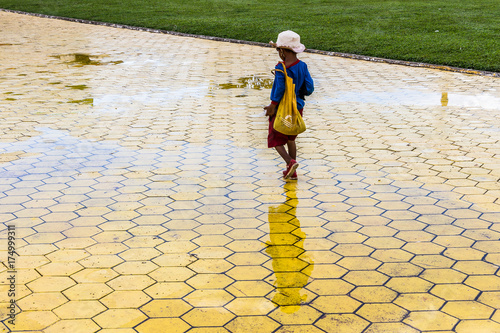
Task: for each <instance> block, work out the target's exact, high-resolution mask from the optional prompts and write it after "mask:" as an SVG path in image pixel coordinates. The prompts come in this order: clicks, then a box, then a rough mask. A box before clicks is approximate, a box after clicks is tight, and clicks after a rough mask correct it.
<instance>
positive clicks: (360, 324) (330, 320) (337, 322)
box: [315, 314, 370, 333]
mask: <svg viewBox="0 0 500 333" xmlns="http://www.w3.org/2000/svg"><path fill="white" fill-rule="evenodd" d="M369 324H370V323H369V322H367V321H366V320H364V319H363V318H361V317H359V316H357V315H355V314H327V315H324V316H323V317H322V318H321V319H320V320H318V322H317V323H316V324H315V325H316V326H318V327H319V328H321V329H323V330H324V331H326V332H339V333H357V332H363V331H364V329H365V328H366V327H368V325H369Z"/></svg>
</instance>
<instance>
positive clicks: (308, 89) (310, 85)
mask: <svg viewBox="0 0 500 333" xmlns="http://www.w3.org/2000/svg"><path fill="white" fill-rule="evenodd" d="M304 87H305V88H304ZM301 88H304V95H306V96H309V95H311V94H312V93H313V91H314V81H313V79H312V77H311V74H310V73H309V69H308V68H307V67H306V76H305V80H304V85H303V86H302V87H301Z"/></svg>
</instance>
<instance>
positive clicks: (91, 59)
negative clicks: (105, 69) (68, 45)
mask: <svg viewBox="0 0 500 333" xmlns="http://www.w3.org/2000/svg"><path fill="white" fill-rule="evenodd" d="M53 57H54V58H58V59H60V60H61V61H62V62H64V63H67V64H71V65H73V66H75V67H83V66H89V65H90V66H102V65H110V64H112V65H117V64H121V63H123V61H121V60H118V61H101V60H98V59H99V58H103V57H105V56H104V55H91V54H85V53H72V54H59V55H55V56H53Z"/></svg>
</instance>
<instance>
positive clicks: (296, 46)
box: [269, 30, 306, 53]
mask: <svg viewBox="0 0 500 333" xmlns="http://www.w3.org/2000/svg"><path fill="white" fill-rule="evenodd" d="M269 44H271V45H272V46H274V47H277V48H280V49H288V50H292V51H293V52H295V53H300V52H304V50H305V49H306V47H305V46H304V45H303V44H301V43H300V36H299V34H297V33H295V32H293V31H291V30H287V31H283V32H280V34H279V35H278V40H277V41H276V43H274V42H273V41H270V42H269Z"/></svg>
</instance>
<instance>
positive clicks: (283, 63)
mask: <svg viewBox="0 0 500 333" xmlns="http://www.w3.org/2000/svg"><path fill="white" fill-rule="evenodd" d="M279 63H280V64H281V65H283V70H281V69H273V70H272V71H271V72H272V73H273V74H275V72H281V73H283V74H285V77H288V74H287V73H286V66H285V62H284V61H280V62H279ZM275 75H276V74H275Z"/></svg>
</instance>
